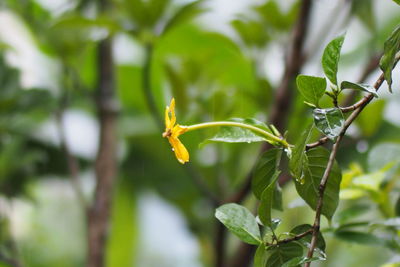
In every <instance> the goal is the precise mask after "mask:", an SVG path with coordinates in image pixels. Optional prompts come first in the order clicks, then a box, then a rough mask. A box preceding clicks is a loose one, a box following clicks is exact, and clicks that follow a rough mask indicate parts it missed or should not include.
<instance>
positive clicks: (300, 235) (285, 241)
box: [278, 228, 313, 244]
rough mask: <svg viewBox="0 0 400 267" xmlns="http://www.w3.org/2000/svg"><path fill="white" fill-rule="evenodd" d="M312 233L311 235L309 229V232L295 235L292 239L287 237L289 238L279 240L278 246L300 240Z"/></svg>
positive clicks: (311, 231)
mask: <svg viewBox="0 0 400 267" xmlns="http://www.w3.org/2000/svg"><path fill="white" fill-rule="evenodd" d="M312 233H313V229H312V228H310V229H309V230H307V231H305V232H303V233H301V234H298V235H295V236H293V237H289V238H286V239H282V240H279V241H278V244H286V243H290V242H292V241H296V240H300V239H302V238H303V237H305V236H308V235H310V234H312Z"/></svg>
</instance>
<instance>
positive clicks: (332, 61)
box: [322, 35, 344, 85]
mask: <svg viewBox="0 0 400 267" xmlns="http://www.w3.org/2000/svg"><path fill="white" fill-rule="evenodd" d="M343 42H344V35H341V36H339V37H337V38H335V39H333V40H332V41H331V42H330V43H329V44H328V45H327V46H326V48H325V50H324V54H323V55H322V68H323V69H324V72H325V75H326V77H328V79H329V80H330V81H331V83H332V84H334V85H337V84H338V82H337V72H338V65H339V59H340V50H341V49H342V45H343Z"/></svg>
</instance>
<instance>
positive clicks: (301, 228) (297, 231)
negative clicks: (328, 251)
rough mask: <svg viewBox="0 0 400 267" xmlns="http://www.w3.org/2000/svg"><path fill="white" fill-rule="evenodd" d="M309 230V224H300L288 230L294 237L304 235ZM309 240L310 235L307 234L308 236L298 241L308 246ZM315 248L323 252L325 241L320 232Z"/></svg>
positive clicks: (310, 227)
mask: <svg viewBox="0 0 400 267" xmlns="http://www.w3.org/2000/svg"><path fill="white" fill-rule="evenodd" d="M310 229H312V226H311V225H309V224H301V225H298V226H296V227H295V228H293V229H292V230H290V232H291V233H293V234H294V235H298V234H301V233H304V232H306V231H308V230H310ZM311 238H312V235H311V234H309V235H307V236H305V237H303V238H302V239H300V242H305V243H308V244H310V243H311ZM316 247H317V248H319V249H320V250H322V251H325V248H326V243H325V239H324V237H323V236H322V234H321V232H319V233H318V237H317V245H316Z"/></svg>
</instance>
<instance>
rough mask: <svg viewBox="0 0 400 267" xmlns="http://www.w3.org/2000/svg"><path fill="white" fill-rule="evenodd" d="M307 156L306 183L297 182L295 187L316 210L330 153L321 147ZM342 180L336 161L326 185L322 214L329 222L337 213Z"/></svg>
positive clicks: (310, 151) (308, 152)
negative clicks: (320, 186)
mask: <svg viewBox="0 0 400 267" xmlns="http://www.w3.org/2000/svg"><path fill="white" fill-rule="evenodd" d="M306 155H307V159H308V168H307V170H306V172H305V176H304V182H303V183H300V182H298V181H295V185H296V190H297V192H298V193H299V195H300V197H301V198H302V199H304V200H305V202H306V203H307V204H308V205H309V206H310V207H311V208H312V209H314V210H315V209H316V207H317V203H318V195H319V193H318V188H319V184H320V183H321V179H322V176H323V175H324V172H325V169H326V165H327V164H328V160H329V155H330V153H329V151H328V150H326V149H325V148H322V147H319V148H316V149H311V150H309V151H307V153H306ZM341 180H342V173H341V170H340V168H339V165H338V164H337V162H336V161H335V163H334V165H333V167H332V170H331V173H330V175H329V178H328V182H327V184H326V188H325V193H324V198H323V205H322V214H323V215H325V216H326V217H327V218H328V219H329V220H330V219H331V218H332V216H333V214H334V213H335V211H336V208H337V205H338V202H339V190H340V182H341Z"/></svg>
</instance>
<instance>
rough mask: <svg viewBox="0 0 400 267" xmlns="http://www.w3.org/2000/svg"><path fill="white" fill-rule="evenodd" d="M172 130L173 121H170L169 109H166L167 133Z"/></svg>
mask: <svg viewBox="0 0 400 267" xmlns="http://www.w3.org/2000/svg"><path fill="white" fill-rule="evenodd" d="M168 129H171V120H170V119H169V107H166V108H165V131H167V130H168Z"/></svg>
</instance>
